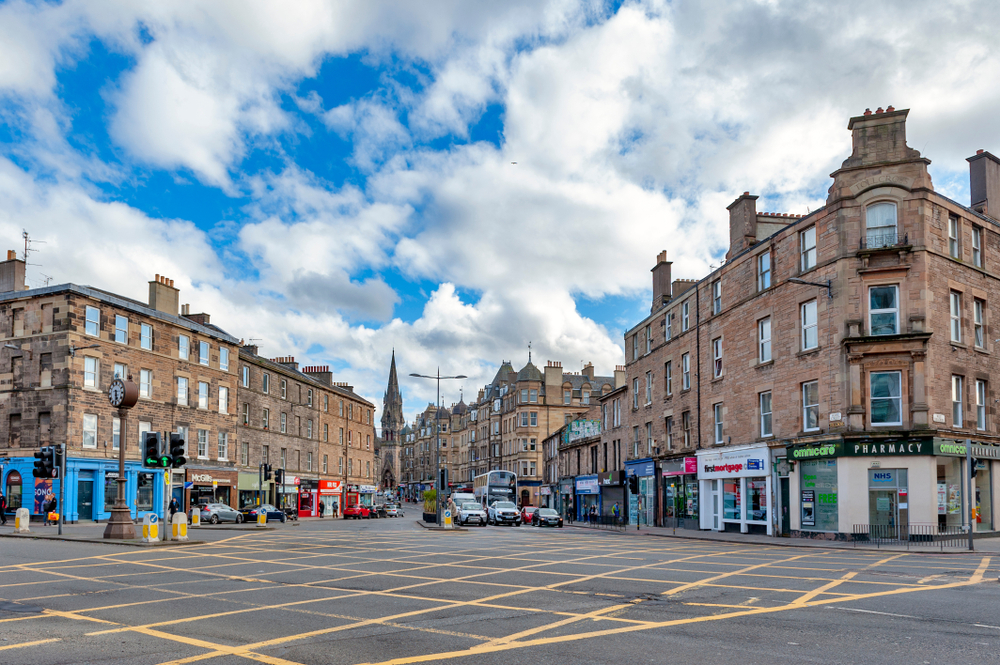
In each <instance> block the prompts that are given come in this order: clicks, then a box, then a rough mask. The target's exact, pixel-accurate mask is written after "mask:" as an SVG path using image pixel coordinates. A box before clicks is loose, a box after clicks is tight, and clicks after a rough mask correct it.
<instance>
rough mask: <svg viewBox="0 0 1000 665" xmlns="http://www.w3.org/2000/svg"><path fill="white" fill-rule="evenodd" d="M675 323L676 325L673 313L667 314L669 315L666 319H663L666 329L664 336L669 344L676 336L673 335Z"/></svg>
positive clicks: (665, 316)
mask: <svg viewBox="0 0 1000 665" xmlns="http://www.w3.org/2000/svg"><path fill="white" fill-rule="evenodd" d="M673 323H674V313H673V312H667V314H666V315H664V317H663V328H664V331H665V332H664V335H663V336H664V337H665V338H666V340H667V341H668V342H669V341H670V340H671V339H673V337H674V335H673Z"/></svg>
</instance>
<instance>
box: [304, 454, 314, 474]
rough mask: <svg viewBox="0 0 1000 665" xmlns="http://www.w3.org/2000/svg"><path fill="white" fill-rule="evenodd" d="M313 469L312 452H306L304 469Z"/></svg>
mask: <svg viewBox="0 0 1000 665" xmlns="http://www.w3.org/2000/svg"><path fill="white" fill-rule="evenodd" d="M312 470H313V454H312V453H311V452H307V453H306V471H312Z"/></svg>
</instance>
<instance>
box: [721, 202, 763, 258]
mask: <svg viewBox="0 0 1000 665" xmlns="http://www.w3.org/2000/svg"><path fill="white" fill-rule="evenodd" d="M757 198H758V197H756V196H751V195H750V192H743V196H740V197H739V198H737V199H736V200H735V201H733V202H732V203H730V204H729V207H728V208H727V209H728V210H729V252H727V253H726V259H727V260H728V259H730V258H732V257H734V256H736V255H737V254H739V253H740V252H742V251H743V250H744V249H746V248H747V247H751V246H752V245H755V244H756V243H757Z"/></svg>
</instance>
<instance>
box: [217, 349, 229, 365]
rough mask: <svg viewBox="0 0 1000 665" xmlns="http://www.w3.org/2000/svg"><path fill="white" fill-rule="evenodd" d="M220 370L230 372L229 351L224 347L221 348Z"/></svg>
mask: <svg viewBox="0 0 1000 665" xmlns="http://www.w3.org/2000/svg"><path fill="white" fill-rule="evenodd" d="M219 369H221V370H222V371H223V372H228V371H229V349H227V348H226V347H224V346H222V345H220V346H219Z"/></svg>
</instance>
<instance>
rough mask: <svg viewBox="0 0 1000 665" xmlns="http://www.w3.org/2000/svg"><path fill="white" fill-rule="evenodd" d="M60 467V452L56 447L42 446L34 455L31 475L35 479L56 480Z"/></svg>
mask: <svg viewBox="0 0 1000 665" xmlns="http://www.w3.org/2000/svg"><path fill="white" fill-rule="evenodd" d="M61 467H62V450H60V449H59V447H58V446H42V448H41V449H40V450H39V451H38V452H36V453H35V468H34V469H32V471H31V475H32V476H34V477H35V478H58V477H59V469H60V468H61Z"/></svg>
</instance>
